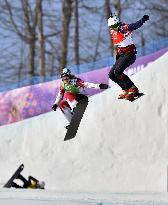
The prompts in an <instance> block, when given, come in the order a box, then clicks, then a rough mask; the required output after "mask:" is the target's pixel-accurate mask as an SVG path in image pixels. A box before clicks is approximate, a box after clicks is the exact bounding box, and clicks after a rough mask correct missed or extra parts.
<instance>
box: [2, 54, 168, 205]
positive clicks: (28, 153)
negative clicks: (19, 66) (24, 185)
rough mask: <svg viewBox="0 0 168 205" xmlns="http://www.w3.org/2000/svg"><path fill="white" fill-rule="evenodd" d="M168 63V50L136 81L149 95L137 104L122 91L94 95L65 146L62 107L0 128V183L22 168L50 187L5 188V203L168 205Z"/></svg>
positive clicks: (109, 90) (142, 72)
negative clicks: (38, 188) (125, 97)
mask: <svg viewBox="0 0 168 205" xmlns="http://www.w3.org/2000/svg"><path fill="white" fill-rule="evenodd" d="M167 62H168V53H167V54H165V55H164V56H162V57H161V58H160V59H159V60H157V61H156V62H154V63H151V64H150V65H149V66H148V69H146V70H143V71H141V72H139V73H138V74H136V76H133V77H132V79H133V80H134V82H135V84H136V85H137V86H138V87H139V89H140V91H142V92H144V93H145V95H144V96H143V97H141V98H140V99H138V100H137V101H135V102H133V103H131V102H128V101H125V100H117V95H118V92H120V89H119V87H118V86H115V87H114V88H111V89H108V90H106V91H104V92H103V93H101V94H98V95H95V96H93V97H91V98H90V100H89V105H88V107H87V110H86V112H85V115H84V117H83V119H82V122H81V125H80V129H79V131H78V133H77V136H76V137H75V138H74V139H73V140H70V141H66V142H64V141H63V138H64V135H65V129H64V126H65V125H66V121H65V119H64V118H63V116H62V114H61V112H60V111H59V110H58V111H57V112H50V113H47V114H44V115H41V116H37V117H34V118H31V119H28V120H25V121H22V122H18V123H15V124H11V125H8V126H2V127H0V160H1V161H0V162H1V163H0V176H1V177H0V183H1V184H3V183H4V182H6V181H7V180H8V178H9V177H10V175H11V174H12V173H13V172H14V170H15V169H16V168H17V167H18V166H19V165H20V164H21V163H24V165H25V169H24V171H23V175H24V176H25V177H26V176H28V175H33V176H34V177H37V178H38V179H40V180H44V181H45V182H46V190H43V191H39V190H14V189H13V190H12V189H11V190H8V189H3V188H2V189H0V205H1V204H2V205H7V204H10V205H11V204H14V205H16V204H23V205H27V204H32V205H34V204H64V205H65V204H101V202H102V203H103V204H106V205H107V204H142V203H143V204H168V195H167V193H166V191H167V165H168V104H167V102H168V92H167V87H168V80H167V76H168V69H167ZM161 192H162V193H161ZM115 193H116V194H115ZM124 193H125V194H124Z"/></svg>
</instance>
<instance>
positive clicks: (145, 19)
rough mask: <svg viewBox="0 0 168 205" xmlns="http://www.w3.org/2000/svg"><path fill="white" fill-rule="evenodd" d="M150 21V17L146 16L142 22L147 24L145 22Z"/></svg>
mask: <svg viewBox="0 0 168 205" xmlns="http://www.w3.org/2000/svg"><path fill="white" fill-rule="evenodd" d="M148 20H149V16H148V15H144V16H143V17H142V22H143V23H145V21H148Z"/></svg>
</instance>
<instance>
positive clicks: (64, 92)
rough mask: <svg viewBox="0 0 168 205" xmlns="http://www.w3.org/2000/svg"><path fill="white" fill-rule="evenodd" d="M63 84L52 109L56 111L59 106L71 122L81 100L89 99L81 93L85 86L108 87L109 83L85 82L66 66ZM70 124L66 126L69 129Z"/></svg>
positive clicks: (63, 73) (62, 77) (62, 76)
mask: <svg viewBox="0 0 168 205" xmlns="http://www.w3.org/2000/svg"><path fill="white" fill-rule="evenodd" d="M61 79H62V82H61V85H60V89H59V92H58V95H57V97H56V100H55V103H54V105H53V106H52V109H53V110H54V111H56V109H57V107H58V106H59V108H60V109H61V111H62V113H63V114H64V115H65V117H66V119H67V120H68V122H69V123H70V122H71V119H72V116H73V113H74V109H75V107H76V105H77V103H78V102H79V101H80V100H85V99H88V97H87V96H86V95H83V94H81V90H82V89H84V88H95V89H107V88H108V85H107V84H103V83H100V84H95V83H89V82H84V81H83V80H82V79H80V78H78V77H76V76H74V75H72V74H71V71H70V70H69V69H68V68H64V69H63V71H62V74H61ZM68 127H69V125H67V126H66V128H67V129H68Z"/></svg>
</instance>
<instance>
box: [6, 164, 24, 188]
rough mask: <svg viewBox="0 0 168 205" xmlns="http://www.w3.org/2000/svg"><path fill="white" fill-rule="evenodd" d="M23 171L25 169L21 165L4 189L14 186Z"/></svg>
mask: <svg viewBox="0 0 168 205" xmlns="http://www.w3.org/2000/svg"><path fill="white" fill-rule="evenodd" d="M23 169H24V165H23V164H21V165H20V166H19V167H18V169H17V170H16V171H15V173H14V174H13V175H12V176H11V178H10V179H9V180H8V181H7V183H6V184H5V185H4V186H3V187H4V188H10V187H11V185H12V182H13V180H14V179H16V178H17V177H18V176H19V175H20V173H21V171H22V170H23Z"/></svg>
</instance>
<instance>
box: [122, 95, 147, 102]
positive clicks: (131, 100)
mask: <svg viewBox="0 0 168 205" xmlns="http://www.w3.org/2000/svg"><path fill="white" fill-rule="evenodd" d="M143 95H144V93H138V95H137V96H136V97H134V98H132V99H130V100H128V99H125V100H128V101H130V102H134V101H135V100H137V99H138V98H140V97H142V96H143Z"/></svg>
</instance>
